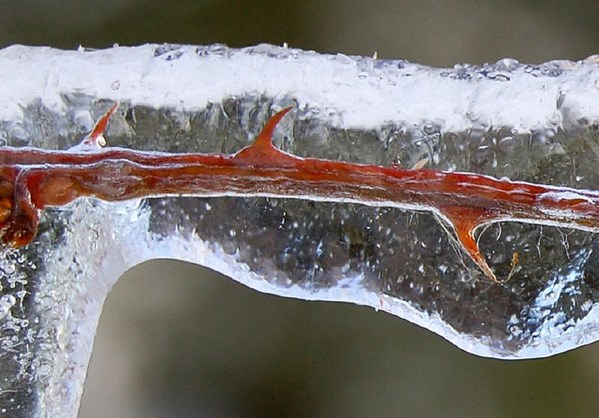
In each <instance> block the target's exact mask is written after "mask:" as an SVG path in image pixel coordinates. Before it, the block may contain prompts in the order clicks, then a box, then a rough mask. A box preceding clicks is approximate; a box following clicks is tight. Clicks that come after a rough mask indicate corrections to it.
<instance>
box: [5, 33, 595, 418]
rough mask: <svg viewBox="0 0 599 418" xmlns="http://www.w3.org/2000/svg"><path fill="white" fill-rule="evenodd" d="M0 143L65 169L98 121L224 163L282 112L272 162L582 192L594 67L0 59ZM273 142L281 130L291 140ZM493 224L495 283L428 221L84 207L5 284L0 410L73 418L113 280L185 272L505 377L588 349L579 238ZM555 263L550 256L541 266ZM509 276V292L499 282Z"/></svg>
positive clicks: (378, 212)
mask: <svg viewBox="0 0 599 418" xmlns="http://www.w3.org/2000/svg"><path fill="white" fill-rule="evenodd" d="M0 82H1V85H2V89H1V95H0V141H2V143H3V144H4V145H7V146H15V147H16V146H19V147H22V146H31V147H38V148H48V149H67V148H69V147H70V146H72V145H74V144H76V143H77V142H78V141H79V140H80V139H81V136H82V135H84V134H85V133H86V132H87V131H88V130H89V129H90V128H91V127H92V125H93V123H94V121H95V120H96V119H97V117H98V116H99V115H100V114H102V112H103V111H105V110H106V108H107V106H108V105H109V104H110V103H112V102H120V103H121V113H120V114H119V115H117V116H116V117H115V118H114V119H113V121H112V122H111V125H110V127H109V131H108V133H107V137H108V139H109V145H110V146H122V147H127V148H133V149H140V150H150V151H158V150H159V151H172V152H210V153H214V152H225V153H230V152H234V151H236V150H238V149H239V148H241V147H242V146H244V145H247V144H248V143H249V141H251V139H252V138H253V137H254V136H255V134H256V133H257V132H258V130H259V129H260V127H261V126H262V124H263V123H264V121H265V120H266V118H267V116H268V114H269V113H271V112H272V111H273V110H276V109H280V108H281V107H283V106H288V105H292V106H293V107H294V108H295V112H294V121H293V122H287V123H288V125H287V127H286V130H285V129H284V130H285V135H284V136H281V135H279V137H278V138H276V141H277V145H278V146H279V147H281V148H283V149H284V150H286V151H288V152H291V153H293V154H296V155H306V156H314V157H320V158H328V159H338V160H346V161H354V162H364V163H370V164H380V165H389V164H393V163H400V164H402V165H403V166H408V167H412V166H420V165H422V164H424V165H426V166H427V167H430V168H436V169H442V170H461V171H469V172H478V173H484V174H489V175H493V176H496V177H503V176H506V177H509V178H511V179H514V180H515V179H519V180H526V181H532V182H538V183H548V184H554V185H566V186H570V187H575V188H586V189H597V185H599V178H598V174H597V173H595V171H596V170H595V166H596V164H595V161H596V158H597V156H599V144H597V126H598V123H599V99H598V96H599V95H598V94H597V93H599V64H598V60H597V58H596V57H591V58H588V59H587V60H585V61H581V62H578V63H573V62H567V61H554V62H549V63H545V64H542V65H526V64H520V63H518V62H516V61H514V60H510V59H504V60H500V61H498V62H497V63H495V64H490V65H484V66H469V65H457V66H455V67H454V68H452V69H434V68H430V67H424V66H420V65H416V64H412V63H408V62H405V61H385V60H375V59H371V58H363V57H347V56H344V55H334V56H333V55H320V54H316V53H312V52H305V51H299V50H293V49H288V48H280V47H273V46H258V47H254V48H247V49H241V50H233V49H228V48H226V47H223V46H209V47H195V46H179V45H145V46H141V47H134V48H125V47H115V48H111V49H108V50H100V51H89V50H85V49H83V48H82V49H80V50H79V51H59V50H56V49H51V48H32V47H23V46H13V47H9V48H6V49H3V50H1V51H0ZM284 128H285V127H284ZM566 232H567V233H564V232H563V231H561V230H559V229H557V228H553V229H552V228H545V229H543V228H541V227H538V226H530V225H513V224H510V223H507V224H506V225H502V226H501V227H498V228H495V229H493V228H490V230H489V231H488V232H487V233H483V234H482V235H481V245H482V246H483V247H485V246H486V249H487V255H488V259H489V261H490V263H491V264H492V267H493V268H494V269H495V270H497V271H510V270H511V269H512V267H513V266H512V265H511V263H510V260H511V257H512V254H514V253H515V252H517V253H519V254H520V257H519V258H520V261H519V263H518V265H517V266H516V271H515V273H514V277H513V278H512V280H511V281H510V282H509V283H508V284H507V285H505V286H498V285H496V284H494V283H488V281H485V280H484V278H481V277H480V274H479V273H480V272H479V271H478V270H477V268H476V266H473V265H471V263H470V264H469V261H468V260H467V259H464V258H463V257H462V255H461V254H460V252H459V250H456V249H454V248H453V247H452V245H451V234H448V233H447V232H446V231H445V230H443V228H442V227H441V226H440V224H439V223H438V222H437V221H436V220H435V219H434V218H433V217H431V216H430V215H427V214H420V213H415V212H413V211H407V212H406V211H402V210H399V209H377V208H365V207H361V206H360V205H346V204H342V203H322V204H321V205H316V206H314V205H312V204H311V203H310V204H306V203H305V202H302V201H285V200H281V201H277V200H269V199H264V198H254V199H239V198H234V197H230V198H211V199H197V198H193V197H189V198H165V199H148V200H143V201H131V202H127V203H120V204H106V203H102V202H97V201H92V200H82V201H79V202H77V203H76V204H75V205H73V206H71V207H69V208H68V209H66V210H60V211H51V212H48V213H46V215H45V217H44V219H43V220H42V225H41V227H40V234H39V236H38V238H37V240H36V242H35V243H34V244H33V245H31V246H29V247H27V248H25V249H23V250H13V249H4V250H3V252H2V260H1V265H0V272H1V276H0V285H1V286H2V290H1V291H2V296H1V299H0V321H2V334H1V335H0V350H2V353H0V354H2V357H0V359H1V360H0V361H1V362H2V363H1V364H2V367H1V370H2V371H1V372H0V377H1V378H2V379H1V382H2V385H1V386H0V387H1V390H0V403H1V406H2V407H6V408H8V409H9V411H8V412H9V413H10V414H12V416H18V415H21V416H40V415H44V414H45V415H47V416H53V417H54V416H72V415H74V414H76V410H77V406H78V404H79V398H80V395H81V391H82V388H83V381H84V378H85V371H86V368H87V364H88V361H89V356H90V354H91V347H92V342H93V337H94V335H95V329H96V326H97V321H98V318H99V315H100V312H101V307H102V304H103V302H104V299H105V297H106V294H107V293H108V291H109V289H110V288H111V286H112V285H113V284H114V282H115V281H116V279H117V278H118V277H119V276H120V275H121V274H122V273H123V272H124V271H125V270H126V269H128V268H130V267H131V266H133V265H135V264H138V263H140V262H142V261H145V260H148V259H151V258H156V257H172V258H178V259H182V260H186V261H191V262H194V263H199V264H202V265H205V266H208V267H211V268H213V269H215V270H218V271H220V272H223V273H225V274H227V275H229V276H230V277H232V278H234V279H235V280H238V281H240V282H242V283H244V284H246V285H248V286H250V287H252V288H255V289H258V290H261V291H264V292H270V293H275V294H280V295H286V296H290V297H298V298H303V299H326V300H344V301H351V302H354V303H359V304H365V305H370V306H374V307H376V308H378V309H382V310H385V311H388V312H390V313H392V314H395V315H398V316H400V317H402V318H405V319H408V320H410V321H412V322H415V323H418V324H420V325H422V326H424V327H426V328H429V329H431V330H432V331H434V332H437V333H439V334H440V335H442V336H444V337H445V338H447V339H449V340H450V341H452V342H453V343H455V344H457V345H458V346H460V347H462V348H464V349H466V350H468V351H470V352H473V353H477V354H481V355H486V356H495V357H501V358H519V357H538V356H545V355H550V354H554V353H557V352H561V351H564V350H567V349H570V348H573V347H576V346H578V345H581V344H585V343H589V342H592V341H595V340H596V339H598V338H599V313H598V311H599V307H598V306H597V302H596V301H595V300H594V299H593V294H596V291H597V287H598V286H597V280H598V279H597V276H596V273H595V270H594V267H593V266H594V265H596V264H597V260H596V259H595V254H596V253H598V251H599V248H596V240H595V238H594V236H593V235H592V234H589V233H583V232H580V231H575V232H571V231H566ZM556 243H557V244H556ZM502 269H503V270H502Z"/></svg>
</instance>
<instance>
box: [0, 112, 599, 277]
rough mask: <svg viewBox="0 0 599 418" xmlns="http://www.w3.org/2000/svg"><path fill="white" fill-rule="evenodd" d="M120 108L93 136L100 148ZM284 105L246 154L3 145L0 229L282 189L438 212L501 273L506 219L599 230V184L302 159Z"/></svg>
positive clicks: (476, 256) (474, 253) (19, 234)
mask: <svg viewBox="0 0 599 418" xmlns="http://www.w3.org/2000/svg"><path fill="white" fill-rule="evenodd" d="M115 109H116V106H113V107H112V108H111V109H110V110H109V111H108V112H107V113H106V115H104V116H103V117H102V118H101V119H100V120H99V121H98V123H97V124H96V126H95V127H94V129H93V130H92V132H91V133H90V134H89V135H88V136H87V137H86V138H85V139H84V140H83V142H82V144H81V145H82V146H84V147H88V148H89V147H93V146H98V145H99V144H101V142H100V141H99V140H98V138H101V137H102V134H103V132H104V130H105V129H106V126H107V124H108V121H109V118H110V116H111V115H112V113H113V112H114V111H115ZM289 110H290V108H286V109H283V110H282V111H280V112H278V113H277V114H275V115H274V116H273V117H272V118H271V119H270V120H269V121H268V122H267V123H266V125H265V126H264V128H263V129H262V132H261V133H260V134H259V135H258V138H257V139H256V140H255V141H254V143H253V144H252V145H250V146H249V147H246V148H244V149H242V150H241V151H239V152H237V153H236V154H232V155H220V154H168V153H151V152H142V151H134V150H126V149H110V148H108V149H106V150H97V151H93V152H89V151H88V152H85V151H84V150H81V149H80V148H76V149H73V150H67V151H48V150H41V149H30V148H11V147H3V148H1V149H0V237H1V239H2V241H3V242H4V243H6V244H10V245H14V246H22V245H26V244H29V243H30V242H31V241H32V240H33V238H34V237H35V234H36V230H37V225H38V220H39V215H40V211H41V210H42V209H43V208H45V207H46V206H62V205H66V204H68V203H70V202H72V201H73V200H75V199H78V198H80V197H85V196H93V197H95V198H98V199H102V200H106V201H123V200H128V199H134V198H144V197H156V196H168V195H181V194H185V195H194V196H232V195H236V196H274V197H285V198H298V199H309V200H317V201H318V200H320V201H321V200H327V201H341V202H356V203H361V204H365V205H370V206H393V207H399V208H403V209H410V210H424V211H432V212H434V213H436V214H437V215H440V217H441V218H443V219H444V220H445V221H446V222H447V223H448V225H450V226H451V227H452V228H453V230H454V231H455V234H456V236H457V239H458V241H459V242H460V243H461V245H462V247H463V249H464V250H465V251H466V252H467V254H468V255H469V256H470V257H471V258H472V260H473V261H474V262H475V263H476V264H477V265H478V266H479V267H480V269H481V270H482V271H483V272H484V273H485V274H486V275H487V276H488V277H489V278H490V279H492V280H494V281H497V279H496V277H495V275H494V273H493V272H492V270H491V269H490V268H489V266H488V264H487V262H486V260H485V258H484V256H483V255H482V254H481V252H480V250H479V248H478V244H477V242H476V239H475V234H474V233H475V230H476V229H477V228H478V227H480V226H481V225H485V224H488V223H491V222H498V221H502V220H513V221H520V222H531V223H538V224H547V225H557V226H565V227H570V228H576V229H583V230H588V231H593V232H597V231H599V211H598V209H597V208H599V205H598V203H599V192H596V191H588V190H577V189H571V188H564V187H553V186H545V185H538V184H531V183H526V182H515V181H509V180H498V179H496V178H493V177H489V176H484V175H479V174H473V173H460V172H443V171H435V170H430V169H405V168H400V167H397V166H393V167H382V166H376V165H365V164H354V163H348V162H341V161H329V160H322V159H317V158H299V157H296V156H293V155H291V154H287V153H285V152H282V151H280V150H278V149H277V148H275V147H274V146H273V144H272V134H273V132H274V129H275V127H276V125H277V124H278V122H279V121H280V120H281V119H282V118H283V116H285V114H287V112H289Z"/></svg>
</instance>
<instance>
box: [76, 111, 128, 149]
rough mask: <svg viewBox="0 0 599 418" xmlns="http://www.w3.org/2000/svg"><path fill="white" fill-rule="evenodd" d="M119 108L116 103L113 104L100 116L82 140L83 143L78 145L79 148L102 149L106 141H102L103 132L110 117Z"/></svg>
mask: <svg viewBox="0 0 599 418" xmlns="http://www.w3.org/2000/svg"><path fill="white" fill-rule="evenodd" d="M118 107H119V104H118V103H115V104H113V105H112V106H111V107H110V109H108V111H107V112H106V113H105V114H104V116H102V117H101V118H100V119H99V120H98V121H97V122H96V124H95V125H94V127H93V129H92V131H91V132H90V133H89V134H88V135H87V136H86V137H85V138H83V141H81V143H80V144H79V146H83V147H90V146H91V147H96V148H99V147H103V146H104V145H106V140H105V139H104V136H103V134H104V131H106V128H107V127H108V121H110V117H111V116H112V114H113V113H114V112H115V111H116V109H117V108H118Z"/></svg>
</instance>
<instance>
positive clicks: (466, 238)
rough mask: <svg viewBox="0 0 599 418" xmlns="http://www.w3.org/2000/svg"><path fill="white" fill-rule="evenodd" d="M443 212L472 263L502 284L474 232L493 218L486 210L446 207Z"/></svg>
mask: <svg viewBox="0 0 599 418" xmlns="http://www.w3.org/2000/svg"><path fill="white" fill-rule="evenodd" d="M441 212H442V213H443V215H445V217H446V218H447V219H448V220H449V223H450V224H451V226H452V227H453V229H454V231H455V234H456V236H457V239H458V241H459V242H460V244H461V245H462V248H463V249H464V250H465V251H466V253H467V254H468V255H469V256H470V258H471V259H472V261H474V262H475V263H476V265H477V266H478V267H479V268H480V269H481V270H482V272H483V273H484V274H485V275H486V276H487V277H488V278H489V279H491V280H492V281H493V282H495V283H502V282H503V281H501V280H499V279H497V276H495V273H493V271H492V270H491V267H489V264H487V260H485V257H484V255H483V254H482V253H481V252H480V248H479V247H478V242H477V240H476V238H475V237H474V231H475V230H476V229H477V228H478V227H479V226H481V225H483V224H484V223H486V222H488V221H490V220H491V219H492V218H493V216H492V214H490V213H489V212H488V211H486V210H485V209H478V210H476V209H465V208H459V207H453V206H450V207H444V208H442V209H441Z"/></svg>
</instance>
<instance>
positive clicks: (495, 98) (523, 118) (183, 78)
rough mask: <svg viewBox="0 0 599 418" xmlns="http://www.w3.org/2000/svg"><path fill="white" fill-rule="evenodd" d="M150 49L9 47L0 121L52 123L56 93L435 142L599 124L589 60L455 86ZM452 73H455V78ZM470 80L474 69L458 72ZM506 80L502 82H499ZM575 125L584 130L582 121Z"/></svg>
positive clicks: (594, 71)
mask: <svg viewBox="0 0 599 418" xmlns="http://www.w3.org/2000/svg"><path fill="white" fill-rule="evenodd" d="M159 47H160V46H159V45H143V46H137V47H119V46H115V47H113V48H110V49H105V50H96V51H89V50H86V49H84V48H80V49H79V50H77V51H62V50H57V49H52V48H45V47H27V46H20V45H15V46H11V47H8V48H5V49H3V50H0V79H1V80H2V96H3V97H2V101H1V104H0V120H11V119H15V118H18V117H19V115H20V112H21V107H22V106H26V105H27V104H29V103H32V102H33V101H34V100H40V99H41V101H42V103H43V104H44V105H45V106H47V107H48V108H50V109H52V110H55V111H56V112H60V111H61V110H63V109H61V106H63V103H64V102H63V100H62V98H61V97H60V95H61V94H63V93H74V92H76V93H81V94H84V95H90V96H92V97H97V98H102V99H108V100H112V101H127V102H131V103H132V104H133V105H147V106H151V107H155V108H159V107H172V108H176V109H178V110H189V111H192V110H194V109H196V110H197V109H202V108H204V107H205V106H206V105H207V104H208V103H210V102H220V101H221V100H222V99H224V98H226V97H230V96H231V95H241V94H244V93H263V94H266V95H268V96H271V97H283V96H285V97H291V98H293V99H295V100H297V102H298V105H299V108H300V109H301V108H303V107H309V108H311V109H318V110H319V112H320V117H323V118H329V119H330V120H329V121H328V122H329V123H331V124H332V125H342V126H343V127H345V128H351V127H356V128H371V127H375V128H376V127H379V126H381V124H384V123H386V122H390V121H395V122H397V121H410V123H414V122H417V121H419V120H420V119H421V118H422V116H423V115H426V118H427V120H428V121H438V122H440V123H441V128H442V129H443V130H444V131H462V130H464V128H472V126H473V125H474V126H480V127H481V128H484V127H490V126H511V127H513V128H514V129H515V130H517V131H518V132H529V131H531V130H536V129H540V128H547V127H559V126H562V125H563V124H569V123H581V122H582V123H585V124H594V123H597V122H598V121H599V100H597V97H599V58H598V57H597V56H593V57H589V58H587V59H586V60H583V61H578V62H570V61H554V62H551V63H547V64H545V65H550V66H551V68H554V69H557V70H558V71H559V75H557V76H556V75H555V74H554V75H551V76H550V75H546V74H542V73H539V72H538V71H536V72H535V71H534V70H533V69H532V68H533V67H530V66H525V65H520V64H518V63H517V62H516V61H514V60H501V61H499V62H498V63H497V65H495V66H493V74H492V75H493V77H489V76H488V74H487V75H485V72H484V71H480V72H474V74H470V76H468V77H461V78H460V77H458V76H456V74H459V71H457V69H455V68H454V69H435V68H430V67H425V66H420V65H417V64H411V63H406V62H404V61H381V60H376V59H372V58H362V57H348V56H344V55H321V54H317V53H314V52H306V51H301V50H295V49H288V48H284V47H275V46H270V45H262V46H258V47H253V48H246V49H239V50H230V49H228V48H226V47H222V48H221V50H222V51H223V52H222V53H220V54H219V53H210V54H203V53H198V50H197V47H195V46H176V47H174V48H173V51H171V52H168V46H162V47H163V50H166V51H167V52H163V53H156V51H157V48H159ZM456 68H458V69H459V66H456ZM464 68H466V69H467V70H468V68H470V69H472V67H464ZM498 68H499V69H501V68H505V71H500V70H498ZM582 119H584V120H582Z"/></svg>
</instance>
